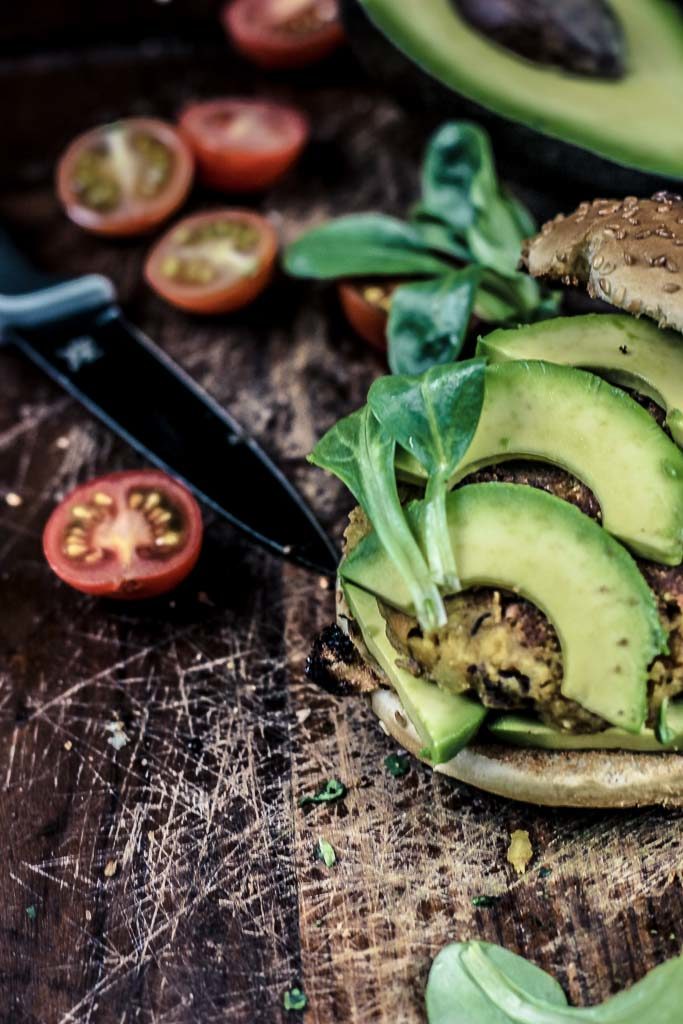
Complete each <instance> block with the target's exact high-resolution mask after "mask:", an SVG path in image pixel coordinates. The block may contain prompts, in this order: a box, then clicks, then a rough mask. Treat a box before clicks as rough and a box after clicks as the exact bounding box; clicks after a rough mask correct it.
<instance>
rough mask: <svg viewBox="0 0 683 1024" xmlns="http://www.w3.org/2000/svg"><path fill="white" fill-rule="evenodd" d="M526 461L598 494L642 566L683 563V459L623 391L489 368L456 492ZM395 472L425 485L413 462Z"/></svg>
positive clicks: (516, 368) (546, 373)
mask: <svg viewBox="0 0 683 1024" xmlns="http://www.w3.org/2000/svg"><path fill="white" fill-rule="evenodd" d="M508 333H513V332H508ZM549 333H550V332H549ZM519 457H525V458H531V459H539V460H543V461H545V462H553V463H555V464H556V465H558V466H561V467H562V468H563V469H566V470H567V471H568V472H570V473H572V474H573V476H575V477H578V479H579V480H582V481H583V483H585V484H586V486H588V487H589V488H590V489H591V490H592V491H593V493H594V494H595V496H596V498H597V499H598V501H599V503H600V508H601V511H602V521H603V525H604V527H605V529H606V530H607V531H608V532H609V533H612V534H613V535H614V536H615V537H618V538H619V539H620V540H621V541H623V543H624V544H626V545H627V546H628V547H630V548H631V549H632V550H633V551H635V552H637V553H638V554H639V555H641V556H643V557H644V558H649V559H653V560H654V561H656V562H663V563H665V564H666V565H678V564H680V562H681V559H683V453H682V452H681V451H680V450H679V449H678V448H677V447H676V445H675V444H674V443H673V441H671V440H670V439H669V438H668V437H667V436H666V434H665V433H664V431H663V430H661V429H660V427H659V426H658V425H657V423H656V422H655V421H654V420H653V419H652V417H651V416H650V415H649V414H648V413H647V412H646V411H645V409H643V408H642V407H641V406H640V405H638V403H637V402H635V401H634V400H633V399H632V398H630V397H629V396H628V395H626V394H625V393H624V392H623V391H620V390H619V389H618V388H616V387H613V386H612V385H611V384H607V383H605V381H603V380H601V379H600V378H599V377H596V376H595V375H594V374H592V373H586V372H584V371H583V370H576V369H573V368H572V367H569V366H561V365H558V364H553V363H551V362H526V361H524V362H508V363H500V364H498V365H494V366H489V367H488V368H487V370H486V386H485V397H484V406H483V408H482V412H481V417H480V419H479V424H478V426H477V431H476V433H475V435H474V438H473V440H472V443H471V445H470V447H469V449H468V450H467V453H466V455H465V458H464V459H463V460H462V462H461V463H460V465H459V466H458V467H457V469H456V471H455V474H454V477H453V479H452V481H451V483H452V484H455V483H457V482H458V481H459V480H462V479H463V478H464V477H465V476H467V475H468V474H469V473H472V472H474V471H475V470H477V469H479V468H480V467H482V466H485V465H488V464H490V463H493V462H501V461H503V460H505V459H514V458H519ZM396 466H397V473H398V475H399V476H400V477H401V478H403V479H406V480H409V481H411V482H419V481H421V480H424V476H425V473H424V471H423V469H422V467H421V466H420V464H419V463H418V462H417V461H416V460H415V459H414V458H413V457H412V456H410V455H408V454H407V453H405V452H402V451H400V452H399V453H398V454H397V460H396Z"/></svg>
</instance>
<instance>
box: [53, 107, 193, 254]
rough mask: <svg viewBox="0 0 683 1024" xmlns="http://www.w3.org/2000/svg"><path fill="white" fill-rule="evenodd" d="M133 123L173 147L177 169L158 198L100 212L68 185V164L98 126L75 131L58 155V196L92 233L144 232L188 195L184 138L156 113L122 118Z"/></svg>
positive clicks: (190, 163)
mask: <svg viewBox="0 0 683 1024" xmlns="http://www.w3.org/2000/svg"><path fill="white" fill-rule="evenodd" d="M123 120H124V121H130V122H131V123H134V124H135V125H136V127H138V128H140V129H141V130H142V131H145V130H147V131H149V132H150V134H156V135H158V137H159V138H160V139H161V141H162V142H164V143H166V145H167V146H168V147H169V149H171V150H172V151H173V153H174V154H175V158H176V169H175V172H174V175H173V179H172V182H171V184H172V186H173V187H172V189H171V191H170V195H166V193H162V195H161V196H159V197H158V198H157V199H154V200H149V201H148V202H147V203H146V204H142V203H141V204H140V205H139V208H138V209H137V210H129V211H128V212H126V211H125V210H122V211H121V212H120V213H116V212H114V213H111V214H104V215H103V214H100V213H98V212H97V211H96V210H91V209H89V208H88V207H87V206H84V205H83V204H82V203H81V202H80V200H79V198H78V196H77V194H76V193H75V191H74V189H73V187H72V185H71V168H72V166H73V163H74V160H75V159H76V157H77V156H78V153H79V151H80V149H81V146H82V144H83V143H84V142H85V140H86V139H87V137H88V136H89V135H91V134H93V133H94V132H97V130H98V129H97V128H94V129H91V130H90V131H87V132H83V133H82V134H81V135H78V136H77V137H76V138H75V139H74V140H73V141H72V142H71V143H70V144H69V145H68V146H67V148H66V149H65V151H64V153H63V154H62V155H61V157H60V158H59V161H58V164H57V172H56V182H55V183H56V190H57V197H58V198H59V201H60V203H61V205H62V207H63V208H64V212H65V213H66V215H67V217H68V218H69V220H71V221H73V223H74V224H77V225H78V227H80V228H83V229H84V230H85V231H89V232H90V233H91V234H94V235H100V236H103V237H112V238H122V237H127V236H133V235H144V234H148V233H149V232H151V231H153V230H154V228H156V227H157V226H158V225H159V224H162V223H163V222H164V221H165V220H168V218H169V217H171V216H172V215H173V213H175V211H176V210H177V209H179V207H181V206H182V205H183V203H184V202H185V200H186V199H187V197H188V195H189V192H190V189H191V188H192V181H193V178H194V156H193V155H192V151H191V149H190V147H189V146H188V145H187V143H186V142H185V140H184V139H183V138H182V137H181V136H180V134H179V133H178V132H177V131H176V130H175V128H174V127H173V125H170V124H167V122H166V121H161V120H159V119H158V118H155V117H131V118H123Z"/></svg>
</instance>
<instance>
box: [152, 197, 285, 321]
mask: <svg viewBox="0 0 683 1024" xmlns="http://www.w3.org/2000/svg"><path fill="white" fill-rule="evenodd" d="M276 254H277V236H276V234H275V230H274V228H273V227H272V225H271V224H270V223H269V222H268V221H267V220H266V219H265V217H261V216H259V214H256V213H253V212H252V211H251V210H235V209H230V210H219V211H215V212H212V213H200V214H196V215H195V216H193V217H187V218H186V219H185V220H183V221H181V222H180V223H179V224H178V225H176V226H175V227H174V228H171V230H170V231H169V232H167V234H165V235H164V236H163V238H162V239H161V240H160V241H159V242H157V244H156V245H155V246H154V248H153V249H152V251H151V253H150V255H149V257H148V259H147V263H146V266H145V276H146V278H147V280H148V282H149V284H150V285H151V287H152V288H153V289H154V290H155V291H156V292H157V294H159V295H160V296H161V297H162V298H164V299H166V300H167V301H168V302H170V303H171V304H172V305H174V306H177V307H179V308H180V309H185V310H188V311H189V312H192V313H205V314H210V313H227V312H230V311H232V310H234V309H239V308H240V307H241V306H245V305H247V304H248V303H249V302H252V301H253V299H255V298H256V296H257V295H259V294H260V292H262V291H263V289H264V288H265V287H266V285H267V284H268V282H269V281H270V278H271V277H272V274H273V270H274V266H275V256H276Z"/></svg>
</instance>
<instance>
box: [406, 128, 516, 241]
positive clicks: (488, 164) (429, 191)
mask: <svg viewBox="0 0 683 1024" xmlns="http://www.w3.org/2000/svg"><path fill="white" fill-rule="evenodd" d="M496 193H497V182H496V174H495V170H494V166H493V156H492V154H491V146H490V143H489V141H488V136H487V135H486V133H485V132H484V131H482V129H481V128H478V127H477V126H476V125H473V124H469V123H468V122H466V121H453V122H450V123H449V124H445V125H443V126H442V127H441V128H440V129H439V130H438V131H437V132H436V133H435V134H434V135H433V136H432V138H431V140H430V142H429V145H428V147H427V152H426V153H425V158H424V163H423V167H422V201H421V203H420V207H419V210H420V213H421V214H422V215H425V214H427V215H429V216H431V217H436V218H438V219H439V220H442V221H443V222H444V223H445V224H447V225H448V226H449V228H451V230H452V231H454V233H455V235H456V237H457V238H460V239H461V240H464V238H465V236H466V233H467V229H468V228H470V227H471V226H472V225H473V224H474V223H475V221H476V219H477V215H478V210H479V209H481V208H482V207H485V206H486V205H487V203H488V202H489V201H490V200H491V199H493V198H494V197H495V195H496Z"/></svg>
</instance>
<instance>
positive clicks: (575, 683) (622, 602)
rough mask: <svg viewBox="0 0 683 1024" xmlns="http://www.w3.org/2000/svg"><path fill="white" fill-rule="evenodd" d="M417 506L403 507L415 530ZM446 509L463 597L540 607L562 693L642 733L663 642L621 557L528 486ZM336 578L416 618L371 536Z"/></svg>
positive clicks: (649, 600)
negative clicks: (489, 596)
mask: <svg viewBox="0 0 683 1024" xmlns="http://www.w3.org/2000/svg"><path fill="white" fill-rule="evenodd" d="M421 505H422V503H421V502H413V504H412V505H410V506H408V508H407V514H408V516H409V518H410V519H411V520H412V523H413V526H414V528H415V529H416V528H417V521H418V519H419V515H420V511H421ZM446 511H447V520H448V528H449V534H450V539H451V543H452V544H453V549H454V552H455V561H456V565H457V566H458V572H459V575H460V579H461V581H462V589H463V590H467V589H468V588H470V587H474V586H494V587H500V588H503V589H505V590H509V591H512V592H514V593H518V594H520V595H521V596H523V597H525V598H527V599H528V600H529V601H531V602H532V603H533V604H535V605H536V606H537V607H538V608H540V609H541V610H542V611H543V612H544V613H545V614H546V616H547V617H548V619H549V620H550V622H551V623H552V624H553V626H554V627H555V630H556V632H557V634H558V638H559V641H560V645H561V649H562V659H563V672H564V678H563V682H562V686H561V691H562V693H563V695H564V696H565V697H567V698H568V699H570V700H575V701H577V703H579V704H581V706H582V707H584V708H586V709H587V710H588V711H592V712H593V714H596V715H599V716H600V717H601V718H603V719H604V720H605V721H607V722H609V723H610V724H611V725H616V726H618V727H620V728H622V729H625V730H627V731H629V732H639V731H640V729H641V728H642V726H643V724H644V722H645V715H646V710H647V684H646V677H647V669H648V665H649V664H650V662H651V661H652V659H653V658H654V657H655V656H656V655H657V654H659V653H661V652H663V651H664V650H666V634H665V632H664V630H663V628H662V625H661V623H660V620H659V616H658V613H657V605H656V602H655V599H654V596H653V594H652V592H651V591H650V589H649V588H648V586H647V584H646V583H645V580H644V579H643V577H642V576H641V574H640V572H639V571H638V567H637V566H636V564H635V562H634V561H633V559H632V558H631V556H630V555H629V553H628V552H627V551H626V549H625V548H623V547H622V546H621V545H620V544H619V543H618V542H617V541H616V540H614V538H613V537H611V536H610V534H608V533H607V531H606V530H603V529H602V527H600V526H599V525H598V524H597V523H595V522H594V521H593V520H592V519H590V518H589V517H588V516H585V515H584V514H583V513H582V512H580V511H579V510H578V509H577V508H575V507H574V506H573V505H570V504H568V503H567V502H564V501H562V500H561V499H559V498H556V497H554V496H553V495H551V494H546V493H545V492H544V491H540V490H537V489H536V488H533V487H528V486H525V485H520V484H502V483H485V484H471V485H469V486H465V487H462V488H460V489H458V490H456V491H453V492H452V493H451V494H449V495H448V498H447V510H446ZM339 573H340V576H341V577H342V579H343V580H344V581H345V582H346V583H353V584H356V585H357V586H359V587H361V588H363V589H365V590H368V591H369V592H370V593H371V594H375V595H376V596H377V597H379V598H381V599H382V600H383V601H384V602H386V603H387V604H389V605H392V606H393V607H395V608H398V609H400V610H401V611H407V612H410V613H413V609H412V607H411V602H410V594H409V591H408V589H407V587H406V585H405V583H404V581H403V580H402V578H401V576H400V575H399V573H398V572H397V570H396V568H395V567H394V566H393V564H392V563H391V561H390V559H389V558H388V557H387V555H386V553H385V551H384V549H383V548H382V547H381V545H380V544H379V541H378V540H377V536H376V535H375V533H374V532H373V533H370V534H368V535H367V536H366V537H365V538H364V539H363V540H362V541H360V543H359V544H358V545H357V546H356V547H355V548H354V549H353V550H352V551H351V552H350V553H349V554H348V555H347V556H346V558H345V559H344V561H343V562H342V563H341V566H340V567H339Z"/></svg>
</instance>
